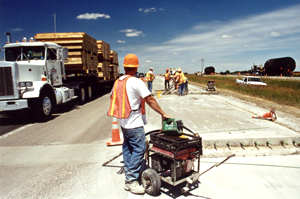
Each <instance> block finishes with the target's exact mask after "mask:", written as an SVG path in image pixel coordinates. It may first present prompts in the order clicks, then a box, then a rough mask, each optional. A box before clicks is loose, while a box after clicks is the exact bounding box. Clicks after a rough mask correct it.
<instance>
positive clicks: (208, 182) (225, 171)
mask: <svg viewBox="0 0 300 199" xmlns="http://www.w3.org/2000/svg"><path fill="white" fill-rule="evenodd" d="M161 85H162V81H161V80H160V79H157V80H155V85H154V89H155V90H161ZM190 89H191V91H193V92H194V94H191V95H188V96H183V97H179V96H176V95H167V96H165V95H161V94H160V93H159V92H155V94H156V98H157V100H158V101H159V103H160V104H161V106H162V107H163V109H164V110H165V111H166V112H167V113H168V114H170V115H172V116H174V117H175V118H176V119H182V120H183V122H184V124H185V125H186V126H187V127H189V128H190V129H192V130H193V131H196V132H198V133H200V135H201V136H202V137H203V139H205V140H213V139H215V138H219V139H228V140H230V139H237V138H239V139H245V138H249V137H250V138H251V139H255V138H260V137H261V136H264V137H265V136H269V135H272V136H275V137H291V136H298V135H299V129H300V127H299V124H300V123H297V124H295V122H294V121H298V119H299V118H292V117H289V116H288V115H285V114H283V113H282V114H281V113H280V114H279V115H280V119H279V122H278V123H273V122H269V121H262V120H254V119H252V118H251V116H252V114H254V113H257V114H259V113H263V112H264V111H266V110H264V109H262V108H259V107H257V106H255V105H253V104H251V103H248V102H243V101H240V100H237V99H235V98H232V97H225V96H222V95H203V94H200V93H201V92H202V91H201V90H199V89H198V88H197V87H192V86H191V88H190ZM197 92H198V94H197ZM108 103H109V96H108V95H105V96H102V97H100V98H98V99H96V100H94V101H92V102H89V103H87V104H85V105H83V106H75V107H73V108H72V107H70V108H67V109H65V110H62V111H60V112H58V113H56V114H55V115H54V117H53V118H52V119H51V120H49V121H47V122H44V123H34V122H32V121H30V120H29V121H28V120H27V119H24V121H22V119H19V120H18V121H17V122H16V123H15V122H14V121H13V120H9V119H5V120H2V119H1V120H0V121H6V122H5V123H4V124H5V125H8V126H9V125H12V126H11V128H12V129H11V130H10V129H9V127H7V129H6V132H5V133H3V134H2V135H1V136H0V198H1V199H2V198H5V199H8V198H13V199H23V198H35V199H36V198H41V199H42V198H43V199H44V198H53V199H66V198H68V199H69V198H76V199H77V198H80V199H81V198H82V199H89V198H103V197H105V198H112V199H115V198H153V197H152V196H149V195H144V196H136V195H132V194H130V193H128V192H126V191H125V190H124V189H123V182H124V176H122V175H118V174H116V172H117V171H118V170H119V166H122V164H121V163H120V161H121V160H122V158H119V159H116V160H115V161H113V162H112V165H113V166H115V167H103V166H102V164H103V163H104V162H105V161H107V160H109V159H111V158H112V157H114V156H115V155H117V154H118V153H119V152H120V151H121V147H120V146H117V147H106V141H108V140H109V139H110V137H111V118H109V117H107V116H106V111H107V107H108ZM147 115H148V122H149V123H148V124H147V125H146V126H145V130H146V132H147V131H150V130H153V129H159V128H160V126H161V118H160V116H159V115H158V114H157V113H155V112H154V111H152V110H150V109H149V108H147ZM10 121H11V122H12V123H10ZM1 124H3V123H1ZM5 125H3V126H5ZM18 125H20V126H18ZM17 127H18V128H17ZM249 155H250V156H248V155H247V152H245V153H244V156H246V157H234V158H231V159H230V160H229V161H228V162H226V163H225V164H223V165H221V166H219V167H216V168H214V169H212V170H211V171H209V172H207V173H205V174H204V175H203V176H201V177H200V182H201V183H200V185H199V188H197V189H194V190H192V191H190V192H189V193H188V195H186V196H184V195H180V194H179V193H178V195H176V194H177V192H178V191H179V190H176V189H175V190H171V192H169V193H168V191H165V190H162V191H164V192H162V193H161V195H160V196H159V198H171V195H176V197H177V198H299V195H300V191H299V190H300V183H299V180H297V179H299V177H300V172H299V169H300V156H299V155H289V156H259V157H256V156H255V153H249ZM221 160H222V158H218V159H216V158H203V159H201V172H202V171H205V170H206V169H207V168H209V167H210V166H212V165H213V164H214V163H216V162H219V161H221Z"/></svg>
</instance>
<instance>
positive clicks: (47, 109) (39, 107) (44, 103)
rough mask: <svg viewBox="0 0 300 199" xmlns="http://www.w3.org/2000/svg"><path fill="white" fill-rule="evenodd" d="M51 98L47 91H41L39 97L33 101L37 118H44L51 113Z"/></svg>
mask: <svg viewBox="0 0 300 199" xmlns="http://www.w3.org/2000/svg"><path fill="white" fill-rule="evenodd" d="M53 108H54V106H53V100H52V98H51V94H50V93H49V92H47V91H44V92H42V93H41V95H40V97H39V98H38V99H37V100H36V101H35V103H33V111H34V114H35V116H36V117H37V119H40V120H45V119H47V118H49V117H50V116H51V115H52V112H53Z"/></svg>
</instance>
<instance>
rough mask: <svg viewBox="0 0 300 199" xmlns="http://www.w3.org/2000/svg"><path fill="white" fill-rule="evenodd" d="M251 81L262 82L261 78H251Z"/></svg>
mask: <svg viewBox="0 0 300 199" xmlns="http://www.w3.org/2000/svg"><path fill="white" fill-rule="evenodd" d="M249 81H252V82H260V81H261V80H260V79H259V78H255V77H250V78H249Z"/></svg>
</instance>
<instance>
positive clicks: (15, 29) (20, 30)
mask: <svg viewBox="0 0 300 199" xmlns="http://www.w3.org/2000/svg"><path fill="white" fill-rule="evenodd" d="M11 31H12V32H22V31H24V29H23V28H13V29H11Z"/></svg>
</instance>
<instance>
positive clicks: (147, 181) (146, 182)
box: [142, 169, 161, 196]
mask: <svg viewBox="0 0 300 199" xmlns="http://www.w3.org/2000/svg"><path fill="white" fill-rule="evenodd" d="M142 183H143V186H144V187H145V191H146V192H147V193H148V194H150V195H153V196H157V195H158V194H159V193H160V186H161V181H160V176H159V175H158V174H157V172H156V171H155V170H154V169H146V170H145V171H144V172H143V173H142Z"/></svg>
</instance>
